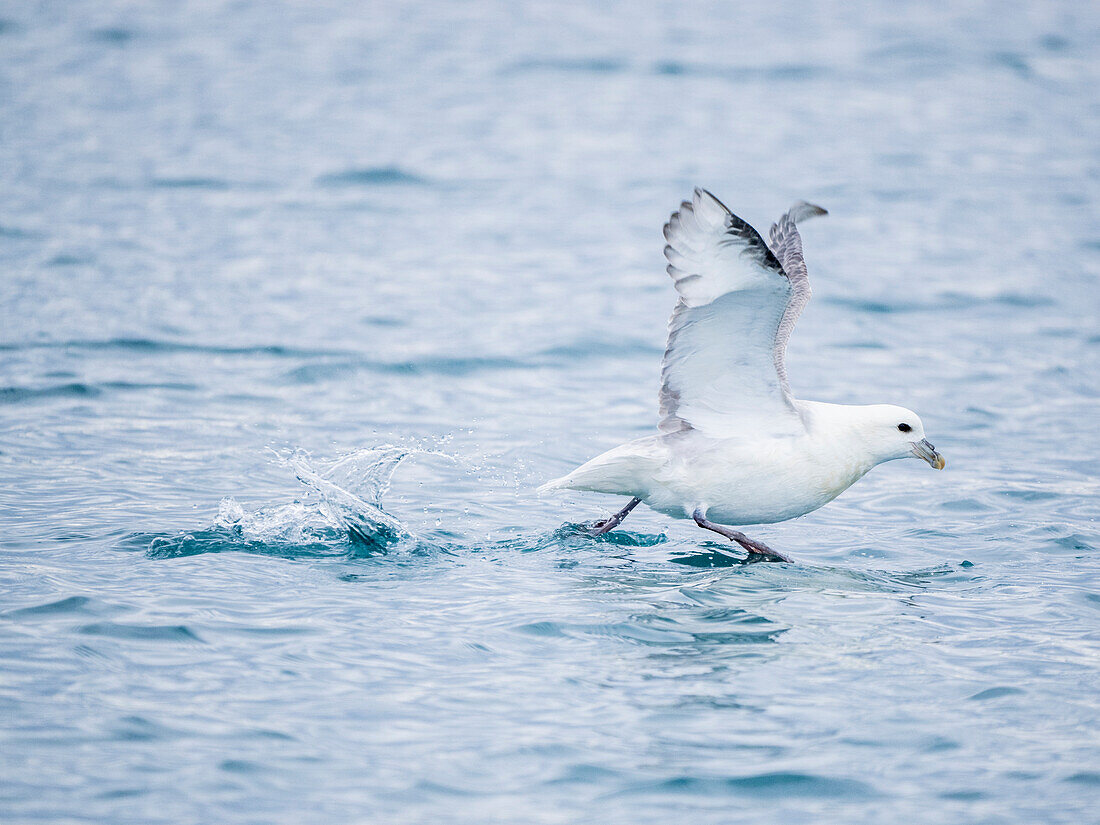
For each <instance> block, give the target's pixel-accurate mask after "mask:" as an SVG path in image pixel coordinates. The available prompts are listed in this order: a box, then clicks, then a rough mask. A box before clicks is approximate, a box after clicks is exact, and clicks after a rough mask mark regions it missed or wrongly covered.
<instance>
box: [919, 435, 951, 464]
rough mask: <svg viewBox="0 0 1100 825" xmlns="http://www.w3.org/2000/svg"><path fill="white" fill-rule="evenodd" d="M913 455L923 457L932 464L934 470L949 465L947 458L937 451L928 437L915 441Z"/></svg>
mask: <svg viewBox="0 0 1100 825" xmlns="http://www.w3.org/2000/svg"><path fill="white" fill-rule="evenodd" d="M913 455H915V456H916V457H917V458H923V459H924V460H925V461H927V462H928V463H929V464H931V465H932V469H934V470H942V469H943V468H944V467H946V466H947V459H945V458H944V457H943V456H942V455H940V454H939V453H937V452H936V448H935V447H933V446H932V445H931V444H930V443H928V439H927V438H922V439H921V440H920V441H914V442H913Z"/></svg>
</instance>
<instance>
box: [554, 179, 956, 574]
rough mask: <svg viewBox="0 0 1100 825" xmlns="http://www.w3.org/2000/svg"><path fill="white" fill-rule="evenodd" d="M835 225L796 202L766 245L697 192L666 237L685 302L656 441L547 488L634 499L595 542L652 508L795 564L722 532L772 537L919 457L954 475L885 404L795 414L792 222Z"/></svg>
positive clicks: (801, 283) (665, 370)
mask: <svg viewBox="0 0 1100 825" xmlns="http://www.w3.org/2000/svg"><path fill="white" fill-rule="evenodd" d="M825 214H827V213H826V211H825V210H824V209H822V208H821V207H820V206H814V205H813V204H810V203H805V202H801V201H800V202H799V203H796V204H795V205H794V206H792V207H791V209H790V211H789V212H787V214H785V215H784V216H783V217H781V218H780V219H779V221H778V222H777V223H775V224H773V225H772V228H771V232H770V239H771V245H770V246H769V245H768V244H767V243H765V241H764V239H763V238H762V237H760V233H758V232H757V231H756V230H755V229H753V228H752V227H751V226H749V225H748V224H747V223H745V221H743V220H741V219H740V218H739V217H737V216H736V215H734V214H733V213H732V212H730V211H729V210H728V209H726V207H725V206H723V205H722V203H721V202H720V201H719V200H718V199H717V198H716V197H714V196H713V195H712V194H710V192H707V191H706V190H703V189H696V190H695V194H694V197H693V198H692V200H691V202H690V203H689V202H687V201H685V202H684V203H682V204H681V205H680V211H678V212H674V213H673V214H672V217H671V218H669V221H668V223H667V224H665V239H666V240H667V241H668V245H667V246H666V247H665V257H666V258H667V259H668V262H669V263H668V274H669V275H671V276H672V279H673V281H674V282H675V286H676V292H677V294H678V296H679V300H678V301H677V303H676V308H675V309H674V310H673V312H672V317H671V318H670V319H669V322H668V346H667V348H666V349H665V356H664V360H663V362H662V364H661V392H660V402H661V422H660V425H659V430H660V433H659V434H657V435H651V436H648V437H646V438H640V439H638V440H636V441H631V442H629V443H627V444H623V445H621V446H619V447H615V448H614V449H612V450H609V451H607V452H606V453H604V454H603V455H599V456H596V457H595V458H593V459H592V460H591V461H588V462H586V463H585V464H582V465H581V466H580V467H578V468H577V469H575V470H574V471H573V472H571V473H569V474H568V475H566V476H563V477H562V478H559V479H555V480H554V481H550V482H548V483H547V484H544V485H543V486H542V487H540V488H539V492H540V493H541V492H544V491H547V490H558V489H570V490H591V491H594V492H597V493H610V494H616V495H626V496H631V497H632V498H631V500H630V502H629V503H628V504H627V505H626V506H625V507H624V508H623V509H622V510H620V511H619V512H618V513H616V514H615V515H614V516H612V517H611V518H608V519H604V520H603V521H599V522H596V523H595V524H593V525H591V528H590V530H591V532H592V533H593V534H595V535H599V534H601V533H606V532H607V531H609V530H613V529H614V528H616V527H618V526H619V524H620V523H621V522H622V520H623V519H624V518H626V516H627V514H628V513H629V512H630V511H631V510H633V509H634V508H635V507H636V506H637V505H638V504H639V503H641V502H645V503H646V504H647V505H649V507H650V508H652V509H654V510H656V511H657V512H659V513H664V514H666V515H669V516H672V517H674V518H690V519H694V521H695V523H696V524H698V525H699V526H700V527H704V528H706V529H708V530H713V531H714V532H716V533H719V534H721V535H723V536H725V537H726V538H728V539H730V540H731V541H735V542H737V543H738V544H740V545H741V546H742V547H743V548H745V549H746V550H747V551H748V552H749V553H750V558H761V559H768V560H778V561H790V559H788V558H787V557H786V556H784V555H782V554H781V553H777V552H776V551H774V550H772V549H771V548H769V547H767V546H766V545H764V544H761V543H760V542H758V541H754V540H753V539H750V538H749V537H748V536H746V535H745V534H744V533H740V532H738V531H737V530H734V529H732V528H730V527H726V526H725V525H727V524H736V525H746V524H770V523H773V522H777V521H786V520H787V519H792V518H796V517H797V516H801V515H804V514H806V513H809V512H811V511H813V510H816V509H817V508H818V507H821V506H822V505H823V504H826V503H827V502H830V501H832V500H833V499H834V498H836V497H837V496H838V495H840V494H841V493H842V492H844V491H845V490H847V489H848V488H849V487H851V486H852V485H853V484H855V482H857V481H858V480H859V479H860V478H862V477H863V476H864V475H865V474H866V473H867V472H868V471H869V470H870V469H871V468H872V467H874V466H875V465H877V464H881V463H882V462H884V461H891V460H893V459H895V458H906V457H908V456H915V457H917V458H921V459H923V460H925V461H927V462H928V463H929V464H930V465H932V467H934V468H935V469H937V470H942V469H943V467H944V465H945V464H946V462H945V461H944V458H943V456H941V455H940V454H939V453H937V452H936V449H935V447H933V446H932V445H931V444H930V443H928V440H927V439H926V438H925V437H924V425H923V424H922V423H921V420H920V417H919V416H917V414H916V413H914V412H912V411H911V410H907V409H905V408H904V407H895V406H891V405H887V404H874V405H860V406H855V405H848V404H825V403H821V402H818V401H800V400H798V399H796V398H795V397H794V396H793V395H792V394H791V388H790V385H789V384H788V382H787V370H786V368H785V366H784V363H783V362H784V358H785V356H786V352H787V341H788V340H789V339H790V336H791V330H792V329H793V328H794V324H795V321H797V320H798V316H799V315H801V314H802V310H803V308H804V307H805V306H806V304H807V302H808V301H809V300H810V282H809V278H808V277H807V273H806V262H805V260H803V257H802V241H801V238H800V237H799V234H798V229H797V228H796V223H797V222H798V221H801V220H806V219H807V218H812V217H814V216H816V215H825Z"/></svg>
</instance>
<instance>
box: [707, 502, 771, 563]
mask: <svg viewBox="0 0 1100 825" xmlns="http://www.w3.org/2000/svg"><path fill="white" fill-rule="evenodd" d="M691 517H692V518H693V519H695V523H696V524H698V525H699V526H700V527H702V528H703V529H704V530H713V531H714V532H715V533H717V534H718V535H720V536H725V537H726V538H727V539H729V540H730V541H735V542H737V543H738V544H740V545H741V546H742V547H744V548H745V549H746V550H748V551H749V557H750V558H751V557H752V555H753V554H755V555H758V556H761V557H762V559H761V560H763V561H785V562H790V561H791V560H790V559H789V558H787V557H786V556H784V555H783V554H782V553H777V552H776V551H775V550H772V549H771V548H770V547H768V545H766V544H764V543H763V542H759V541H755V540H754V539H750V538H749V537H748V536H746V535H745V534H744V533H741V532H738V531H737V530H734V529H732V528H730V527H725V526H723V525H721V524H715V523H714V522H713V521H709V520H708V519H707V517H706V516H705V515H703V511H702V510H701V509H698V508H697V509H696V510H695V512H694V513H692V514H691Z"/></svg>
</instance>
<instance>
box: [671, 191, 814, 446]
mask: <svg viewBox="0 0 1100 825" xmlns="http://www.w3.org/2000/svg"><path fill="white" fill-rule="evenodd" d="M823 214H825V210H824V209H821V208H820V207H816V206H811V205H809V204H802V203H800V204H796V205H795V206H794V207H793V208H792V209H791V211H790V212H788V213H787V214H786V215H784V216H783V217H782V218H780V219H779V222H778V223H777V224H776V225H775V226H773V227H772V232H771V236H772V247H771V248H769V247H768V245H767V244H766V243H765V242H764V239H763V238H761V237H760V234H759V233H758V232H757V231H756V230H755V229H753V228H752V227H751V226H749V225H748V224H747V223H745V222H744V221H743V220H741V219H740V218H738V217H737V216H736V215H734V214H733V213H731V212H730V211H729V210H728V209H726V207H725V206H723V205H722V203H721V202H720V201H719V200H718V199H717V198H715V197H714V196H713V195H712V194H710V193H709V192H707V191H705V190H703V189H696V190H695V194H694V196H693V198H692V200H691V202H690V203H689V202H687V201H685V202H684V203H683V204H681V205H680V210H679V211H678V212H674V213H673V214H672V217H671V218H669V221H668V223H667V224H665V240H667V241H668V246H666V247H665V257H666V258H668V262H669V265H668V274H669V275H671V276H672V279H673V281H674V282H675V285H676V292H677V293H678V294H679V298H680V299H679V301H678V302H677V304H676V309H675V310H673V313H672V317H671V318H670V319H669V322H668V346H667V347H666V349H665V357H664V361H663V363H662V366H661V395H660V400H661V423H660V428H661V430H662V431H663V432H677V431H680V430H688V429H696V430H700V431H702V432H705V433H706V434H708V435H712V436H715V437H730V436H733V435H736V434H737V432H738V431H739V430H742V429H745V428H747V427H752V428H753V429H758V428H759V427H761V426H765V427H766V428H767V429H769V430H771V431H773V432H786V431H790V432H795V431H797V430H798V429H799V428H800V427H801V426H802V423H801V418H800V416H799V415H798V411H797V410H796V408H795V406H794V401H793V398H792V397H791V391H790V387H789V386H788V384H787V373H786V369H785V367H784V364H783V359H784V355H785V353H786V348H787V341H788V339H789V338H790V333H791V329H792V328H793V327H794V323H795V321H796V320H797V319H798V316H799V314H800V313H801V312H802V308H803V307H804V306H805V305H806V302H807V301H809V299H810V284H809V280H808V279H807V277H806V264H805V262H804V261H803V259H802V243H801V240H800V239H799V236H798V230H797V229H796V227H795V224H796V222H797V221H798V220H801V219H805V218H807V217H811V216H813V215H823Z"/></svg>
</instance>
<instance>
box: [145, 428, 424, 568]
mask: <svg viewBox="0 0 1100 825" xmlns="http://www.w3.org/2000/svg"><path fill="white" fill-rule="evenodd" d="M418 453H424V454H427V453H431V454H437V455H443V454H442V453H438V452H436V451H434V450H427V449H422V448H408V447H392V446H384V447H376V448H368V449H363V450H356V451H355V452H353V453H349V454H348V455H345V456H343V457H341V458H339V459H337V460H336V461H335V462H334V463H332V464H330V465H328V466H327V467H324V466H322V467H321V468H320V469H318V468H317V467H315V466H314V464H313V460H312V458H311V457H310V455H309V454H308V453H306V452H305V451H302V450H296V451H295V452H293V453H292V454H290V455H289V456H286V455H280V456H278V458H279V460H280V461H282V462H284V463H285V464H286V465H287V466H289V467H290V468H291V469H292V470H293V472H294V475H295V476H296V477H297V479H298V480H299V481H300V482H301V483H302V484H303V485H305V487H306V491H307V492H306V496H305V497H304V498H303V499H302V500H296V501H293V502H291V503H289V504H280V505H271V506H265V507H260V508H259V509H257V510H253V511H248V510H246V509H245V508H244V507H243V506H241V504H240V503H238V502H237V501H236V500H235V499H233V498H232V497H226V498H224V499H222V501H221V503H220V504H219V507H218V513H217V515H216V516H215V518H214V522H213V524H212V525H211V526H210V527H209V528H207V529H205V530H199V531H193V532H185V533H179V534H176V535H173V536H148V535H145V534H141V535H135V536H131V537H130V539H129V540H128V541H127V542H125V543H126V544H134V543H138V544H144V545H145V546H146V547H147V552H148V554H149V555H150V556H152V557H154V558H175V557H178V556H191V555H197V554H200V553H217V552H226V551H234V550H235V551H242V552H250V553H259V554H263V555H274V556H282V557H303V556H328V555H339V556H348V555H354V556H360V555H374V554H375V553H378V552H385V551H386V549H387V548H389V547H391V546H393V545H395V544H397V543H398V542H401V541H408V542H410V543H411V544H412V545H415V546H419V541H418V540H417V538H416V536H414V535H413V533H412V532H411V531H410V530H409V529H408V528H407V527H406V526H405V525H404V524H403V523H402V522H401V521H400V520H399V519H397V518H395V517H394V516H392V515H390V514H389V513H387V512H386V511H385V510H384V509H383V508H382V497H383V496H384V495H385V494H386V492H387V491H388V490H389V488H390V481H391V479H392V478H393V473H394V471H395V470H396V469H397V467H398V466H399V465H400V464H401V462H402V461H404V460H405V459H406V458H407V457H409V456H410V455H413V454H418Z"/></svg>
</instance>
